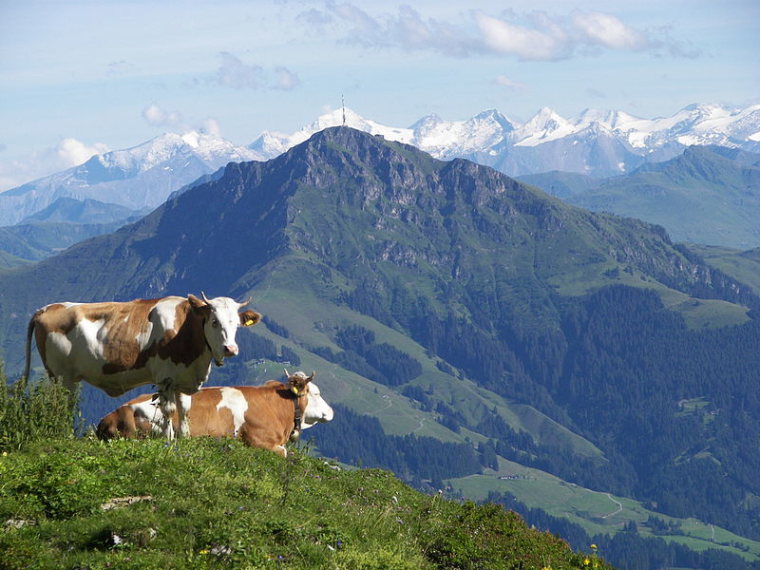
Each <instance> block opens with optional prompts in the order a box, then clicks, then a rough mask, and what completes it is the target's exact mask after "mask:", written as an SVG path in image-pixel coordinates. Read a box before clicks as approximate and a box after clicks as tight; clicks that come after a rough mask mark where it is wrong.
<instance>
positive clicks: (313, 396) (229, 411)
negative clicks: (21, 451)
mask: <svg viewBox="0 0 760 570" xmlns="http://www.w3.org/2000/svg"><path fill="white" fill-rule="evenodd" d="M285 374H286V376H288V380H287V383H285V384H283V383H281V382H278V381H276V380H270V381H269V382H267V383H266V384H264V385H262V386H236V387H229V386H222V387H211V388H202V389H201V390H199V391H198V392H196V393H195V394H193V395H192V396H185V395H182V396H181V398H182V399H183V400H185V403H184V406H185V409H186V410H187V415H188V418H189V420H190V436H201V435H210V436H215V437H224V436H230V437H236V438H240V439H242V440H243V442H245V443H246V444H247V445H250V446H251V447H261V448H264V449H270V450H272V451H274V452H276V453H279V454H280V455H282V456H286V455H287V451H286V449H285V444H286V443H287V441H288V440H289V439H291V438H292V439H295V438H297V437H298V435H299V434H300V431H301V430H303V429H306V428H309V427H311V426H313V425H314V424H315V423H323V422H329V421H330V420H332V419H333V410H332V408H331V407H330V405H329V404H328V403H327V402H325V400H323V399H322V396H321V395H320V392H319V387H318V386H317V385H316V384H315V383H314V382H312V379H313V378H314V373H313V372H312V374H311V376H306V374H304V373H303V372H296V373H295V374H293V375H289V374H288V372H287V370H286V371H285ZM162 421H163V415H162V413H161V409H160V407H159V406H157V405H156V402H155V400H154V399H153V398H152V396H151V395H150V394H145V395H143V396H138V397H137V398H135V399H134V400H131V401H129V402H127V403H126V404H124V405H123V406H120V407H119V408H117V409H116V410H114V411H113V412H111V413H110V414H108V415H107V416H105V417H104V418H103V419H102V420H100V424H98V428H97V434H98V437H100V438H101V439H111V438H114V437H118V436H123V437H138V436H146V435H148V434H150V433H156V432H160V425H161V424H162ZM172 421H173V422H175V423H176V422H177V415H176V414H174V415H173V416H172Z"/></svg>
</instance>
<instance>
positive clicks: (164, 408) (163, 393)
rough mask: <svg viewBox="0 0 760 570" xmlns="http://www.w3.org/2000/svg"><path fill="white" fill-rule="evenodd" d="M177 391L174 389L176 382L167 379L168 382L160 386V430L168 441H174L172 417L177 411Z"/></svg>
mask: <svg viewBox="0 0 760 570" xmlns="http://www.w3.org/2000/svg"><path fill="white" fill-rule="evenodd" d="M177 395H178V393H177V391H176V390H175V389H174V381H173V380H172V379H170V378H167V380H166V382H165V383H164V384H162V385H161V386H158V407H159V408H160V410H161V416H162V417H161V418H160V420H159V428H160V430H161V432H162V433H163V434H164V437H166V439H170V440H171V439H174V426H173V425H172V415H174V412H175V411H176V410H177V403H176V401H177Z"/></svg>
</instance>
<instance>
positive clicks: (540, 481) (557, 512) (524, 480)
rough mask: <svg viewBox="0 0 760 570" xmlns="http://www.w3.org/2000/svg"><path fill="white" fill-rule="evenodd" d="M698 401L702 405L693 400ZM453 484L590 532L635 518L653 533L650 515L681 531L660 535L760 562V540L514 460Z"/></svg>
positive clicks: (612, 530)
mask: <svg viewBox="0 0 760 570" xmlns="http://www.w3.org/2000/svg"><path fill="white" fill-rule="evenodd" d="M694 405H698V403H697V402H694ZM505 475H513V476H514V475H516V476H517V478H514V479H499V476H505ZM449 482H450V483H451V485H452V486H453V487H454V488H455V489H457V490H459V491H461V492H462V494H463V495H464V496H466V497H469V498H470V499H473V500H483V499H485V498H486V497H487V496H488V493H489V492H490V491H496V492H499V493H505V492H509V493H512V494H513V495H515V497H517V499H518V500H519V501H520V502H522V503H524V504H526V505H528V506H530V507H532V508H539V509H542V510H544V511H546V512H547V513H548V514H550V515H552V516H555V517H561V518H566V519H568V520H569V521H571V522H573V523H576V524H578V525H580V526H582V527H583V528H584V530H585V531H586V532H587V533H588V534H589V535H590V536H594V535H597V534H608V535H614V534H616V533H617V532H619V531H620V530H622V528H623V526H624V525H625V524H626V523H628V522H630V521H633V522H635V523H636V524H637V526H638V530H639V534H641V535H642V536H653V533H652V532H651V530H650V529H649V528H648V527H647V526H646V525H645V523H646V521H647V520H648V519H649V517H650V516H651V517H656V518H658V519H661V520H663V521H665V522H666V523H673V524H674V526H677V528H678V534H676V533H673V534H669V535H659V534H658V535H657V536H659V537H660V538H663V539H664V540H667V541H675V542H678V543H681V544H684V545H685V546H688V547H689V548H691V549H692V550H696V551H703V550H707V549H710V548H718V549H722V550H725V551H727V552H731V553H733V554H737V555H739V556H742V557H743V558H745V559H746V560H748V561H751V562H753V561H757V560H760V542H758V541H753V540H750V539H747V538H744V537H741V536H738V535H736V534H733V533H731V532H729V531H727V530H725V529H722V528H719V527H714V526H712V525H709V524H705V523H703V522H701V521H699V520H697V519H694V518H688V519H679V518H676V517H670V516H668V515H664V514H661V513H658V512H655V511H651V510H649V509H646V508H645V507H644V506H643V505H642V504H641V503H640V502H638V501H635V500H633V499H628V498H625V497H617V496H615V495H608V494H607V493H602V492H598V491H592V490H590V489H586V488H583V487H580V486H578V485H575V484H573V483H567V482H566V481H563V480H561V479H559V478H558V477H555V476H554V475H551V474H549V473H545V472H543V471H540V470H538V469H532V468H529V467H523V466H522V465H519V464H517V463H513V462H511V461H507V460H503V459H500V460H499V470H498V471H491V470H488V471H487V472H486V473H485V474H483V475H471V476H469V477H463V478H461V479H453V480H450V481H449ZM621 506H622V509H621V508H620V507H621ZM734 544H740V545H743V547H744V548H746V552H745V551H743V550H740V549H738V548H736V547H734V546H733V545H734Z"/></svg>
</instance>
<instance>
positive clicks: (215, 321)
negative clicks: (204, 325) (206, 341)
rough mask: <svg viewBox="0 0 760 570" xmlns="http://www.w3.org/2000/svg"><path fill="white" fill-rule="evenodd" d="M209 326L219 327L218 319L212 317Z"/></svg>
mask: <svg viewBox="0 0 760 570" xmlns="http://www.w3.org/2000/svg"><path fill="white" fill-rule="evenodd" d="M211 326H212V327H214V328H215V329H218V328H219V321H218V320H216V319H213V320H212V321H211Z"/></svg>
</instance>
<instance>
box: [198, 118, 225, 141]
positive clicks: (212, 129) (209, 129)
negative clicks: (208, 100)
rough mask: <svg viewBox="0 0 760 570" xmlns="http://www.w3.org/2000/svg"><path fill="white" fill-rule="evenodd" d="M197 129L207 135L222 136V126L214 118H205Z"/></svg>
mask: <svg viewBox="0 0 760 570" xmlns="http://www.w3.org/2000/svg"><path fill="white" fill-rule="evenodd" d="M198 130H199V131H200V132H202V133H205V134H207V135H211V136H214V137H217V138H222V128H221V126H220V125H219V121H217V120H216V119H211V118H209V119H205V120H204V121H203V122H202V123H201V126H200V128H199V129H198Z"/></svg>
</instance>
